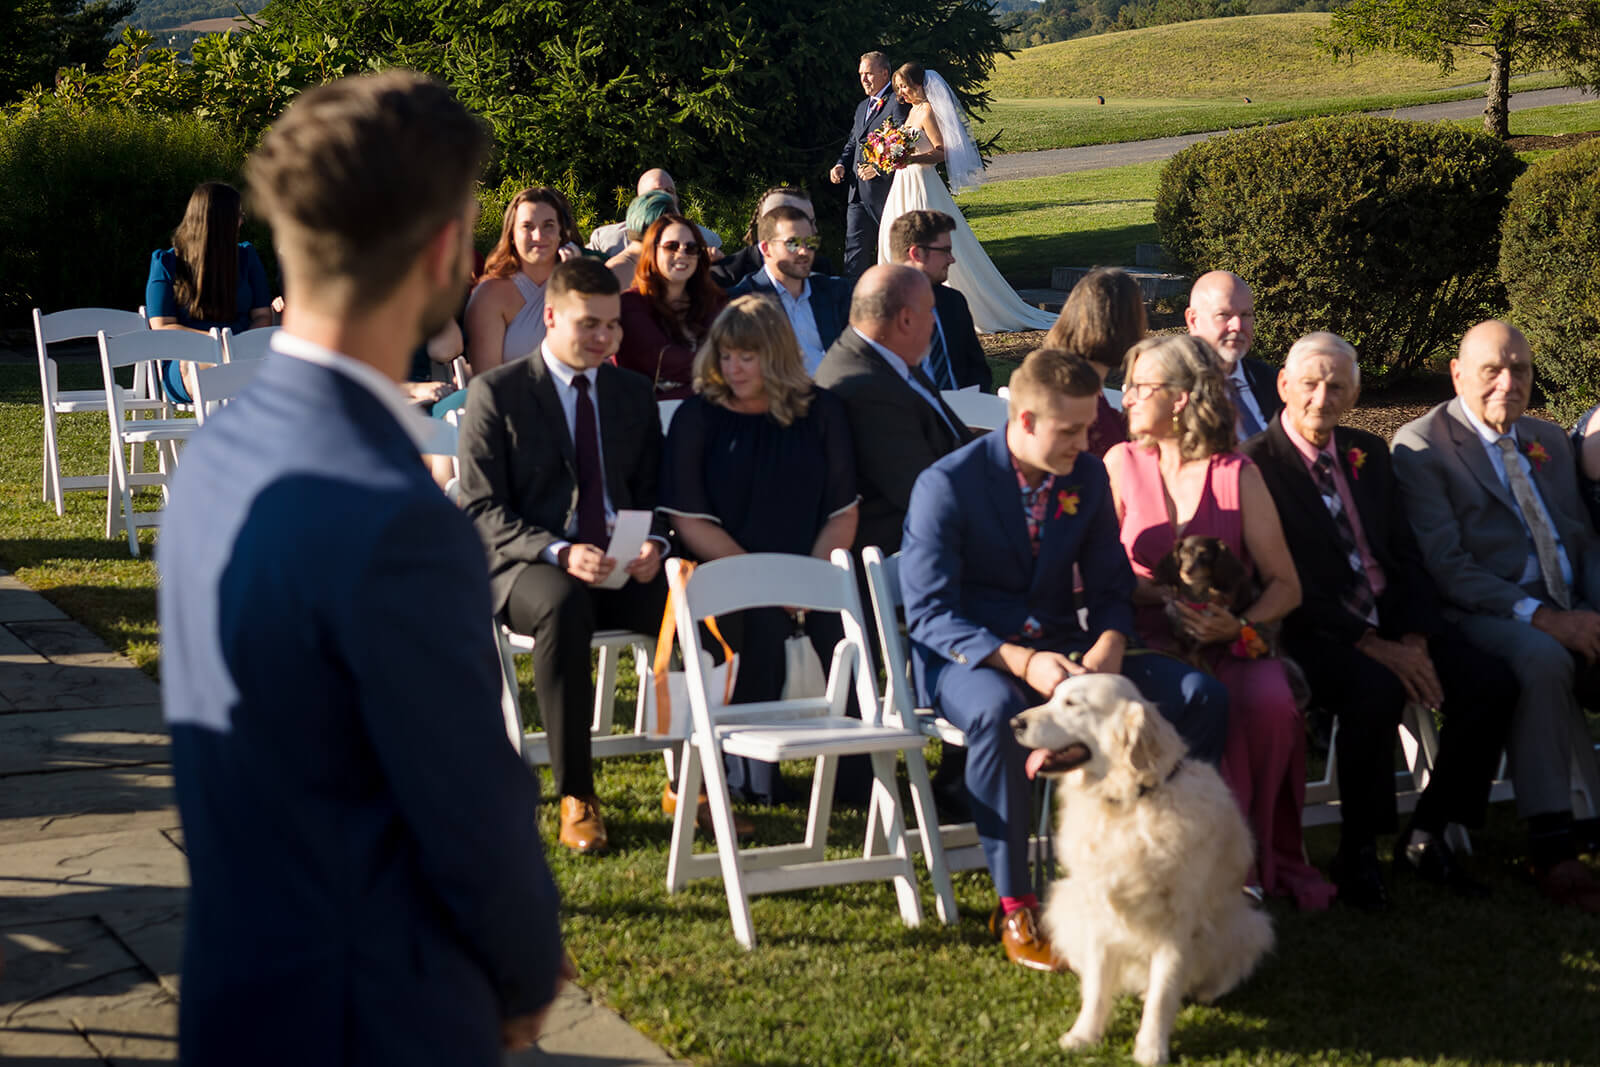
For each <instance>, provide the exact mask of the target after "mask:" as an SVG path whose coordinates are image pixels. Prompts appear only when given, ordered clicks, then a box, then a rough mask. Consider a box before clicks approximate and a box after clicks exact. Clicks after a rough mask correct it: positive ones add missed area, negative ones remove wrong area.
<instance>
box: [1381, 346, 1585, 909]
mask: <svg viewBox="0 0 1600 1067" xmlns="http://www.w3.org/2000/svg"><path fill="white" fill-rule="evenodd" d="M1450 378H1451V381H1452V382H1453V383H1454V385H1455V389H1456V398H1455V399H1454V400H1451V401H1449V402H1448V403H1445V404H1440V405H1439V406H1438V407H1436V408H1434V409H1433V410H1432V411H1430V412H1428V413H1427V414H1426V415H1424V416H1422V418H1420V419H1417V420H1415V421H1413V422H1409V423H1407V424H1406V425H1405V426H1402V427H1401V428H1400V430H1399V432H1398V433H1396V434H1395V438H1394V464H1395V471H1396V474H1397V475H1398V478H1399V481H1400V486H1401V490H1402V496H1403V499H1404V501H1405V506H1406V510H1407V512H1408V514H1409V517H1410V519H1411V525H1412V527H1413V528H1414V529H1415V531H1416V535H1417V541H1418V543H1419V544H1420V546H1421V548H1422V556H1423V559H1424V560H1425V562H1426V566H1427V568H1428V570H1429V573H1431V574H1432V576H1433V579H1434V581H1435V583H1436V584H1437V585H1438V587H1439V593H1440V597H1441V599H1442V601H1443V604H1444V606H1445V613H1446V615H1447V616H1448V617H1451V618H1453V619H1454V621H1456V622H1457V623H1458V625H1459V626H1460V628H1461V631H1462V633H1463V634H1464V635H1465V636H1466V638H1467V640H1468V641H1470V642H1471V643H1473V644H1475V645H1477V646H1478V647H1480V648H1482V649H1484V650H1485V651H1487V652H1491V653H1493V654H1495V655H1498V656H1501V657H1502V658H1504V659H1505V660H1506V661H1507V662H1508V663H1509V664H1510V665H1511V667H1512V669H1513V670H1514V671H1515V672H1516V674H1517V679H1518V681H1519V682H1520V683H1521V686H1522V696H1521V699H1520V701H1519V702H1518V705H1517V710H1516V713H1515V715H1514V716H1513V718H1512V722H1511V733H1510V740H1509V743H1508V745H1507V749H1508V751H1509V753H1510V756H1511V776H1512V780H1513V782H1514V783H1515V785H1516V790H1517V808H1518V812H1519V813H1520V814H1521V815H1522V816H1523V817H1524V818H1526V819H1527V820H1528V830H1529V836H1530V849H1529V851H1530V854H1531V858H1532V861H1533V868H1534V876H1535V878H1536V879H1537V881H1538V884H1539V888H1540V889H1541V890H1542V891H1543V892H1544V893H1545V895H1546V896H1548V897H1550V898H1551V899H1552V900H1555V901H1557V902H1558V903H1562V904H1571V905H1574V906H1576V907H1578V908H1581V909H1582V910H1584V911H1586V912H1590V913H1593V914H1600V879H1596V878H1595V876H1594V875H1593V874H1592V873H1591V872H1590V871H1589V870H1588V868H1586V867H1585V866H1583V864H1581V863H1580V862H1579V861H1578V860H1577V858H1576V855H1577V853H1578V852H1579V851H1581V850H1584V849H1589V850H1592V849H1593V847H1594V840H1593V837H1594V825H1593V820H1585V821H1584V822H1582V823H1575V822H1574V820H1573V813H1572V793H1571V784H1570V783H1571V781H1572V775H1573V773H1574V772H1576V774H1577V776H1578V778H1579V780H1580V781H1581V782H1582V783H1583V784H1584V786H1585V787H1586V788H1587V789H1588V790H1589V796H1590V797H1591V798H1592V797H1596V796H1600V766H1597V763H1596V759H1595V751H1594V744H1593V742H1592V741H1591V740H1590V737H1589V732H1588V728H1587V724H1586V723H1585V721H1584V713H1583V710H1582V702H1584V701H1585V700H1587V701H1588V702H1589V703H1591V704H1592V703H1593V701H1594V698H1595V697H1600V669H1597V661H1600V610H1597V607H1600V537H1597V536H1596V535H1595V531H1594V529H1593V527H1591V526H1590V525H1589V521H1588V517H1587V515H1585V513H1584V510H1583V505H1582V503H1581V502H1580V501H1579V499H1578V493H1577V479H1576V474H1575V472H1574V470H1573V458H1572V451H1571V448H1570V446H1569V445H1568V443H1567V437H1566V434H1565V433H1564V432H1563V431H1562V429H1561V428H1560V427H1559V426H1555V425H1553V424H1551V423H1548V422H1545V421H1543V420H1541V419H1534V418H1529V417H1527V416H1525V415H1524V414H1523V412H1524V411H1525V410H1526V409H1527V406H1528V394H1529V391H1530V387H1531V385H1532V383H1533V354H1532V352H1531V350H1530V349H1529V347H1528V341H1527V338H1525V337H1523V335H1522V333H1521V332H1520V331H1518V330H1517V329H1516V328H1515V327H1513V326H1510V325H1508V324H1506V323H1503V322H1496V321H1489V322H1483V323H1479V324H1478V325H1477V326H1474V327H1473V328H1472V329H1471V330H1468V331H1467V334H1466V336H1465V337H1463V338H1462V339H1461V350H1460V355H1459V356H1458V357H1457V358H1456V359H1454V360H1452V361H1451V363H1450Z"/></svg>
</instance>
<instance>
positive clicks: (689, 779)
mask: <svg viewBox="0 0 1600 1067" xmlns="http://www.w3.org/2000/svg"><path fill="white" fill-rule="evenodd" d="M686 571H687V567H686V566H685V565H684V563H683V561H681V560H676V559H673V560H668V561H667V581H668V584H669V585H670V586H671V588H672V591H673V594H674V604H675V610H676V612H677V625H678V640H679V642H680V643H681V647H682V649H683V662H684V670H685V672H686V674H687V676H688V689H689V706H690V714H691V718H692V720H693V727H692V734H691V737H690V739H689V741H688V743H687V744H686V745H685V746H684V760H683V762H684V767H683V771H682V779H681V781H680V782H679V784H678V795H679V796H680V797H692V796H694V795H695V794H696V793H698V792H699V790H700V785H701V779H702V775H704V779H705V790H706V795H707V797H708V799H709V806H710V811H711V822H712V826H713V828H714V830H715V836H716V844H717V851H716V854H715V855H711V854H704V853H702V854H696V853H695V852H694V832H695V805H693V804H679V805H678V809H677V813H676V815H675V816H674V820H673V826H672V847H671V851H670V853H669V855H668V859H667V891H668V892H669V893H670V892H676V891H677V890H679V889H682V888H683V887H684V886H685V885H687V884H688V882H689V880H690V879H692V878H705V877H717V876H718V875H719V874H720V875H721V877H722V881H723V887H724V889H725V890H726V892H727V897H728V911H729V914H730V917H731V918H732V921H733V934H734V937H735V939H737V940H738V942H739V944H741V945H743V946H744V947H746V948H753V947H754V945H755V930H754V927H753V926H752V924H751V919H750V903H749V896H750V894H752V893H772V892H782V891H785V890H791V889H805V888H811V887H815V886H824V885H838V884H841V883H845V882H859V881H878V880H884V879H888V880H891V881H892V882H893V884H894V887H895V893H896V897H897V899H898V901H899V906H900V917H901V919H902V920H903V921H904V922H905V924H906V925H907V926H915V925H917V924H919V923H920V922H921V921H922V902H921V900H920V898H919V896H918V893H917V885H916V873H915V870H914V868H913V859H912V856H911V849H910V848H909V846H908V843H907V841H906V830H905V819H904V817H903V815H902V811H901V804H900V795H899V788H898V786H897V784H896V782H895V763H896V756H897V754H900V753H904V755H905V760H906V770H907V773H908V775H909V777H910V780H911V796H912V804H913V806H914V808H915V811H916V816H917V824H918V826H919V827H921V828H922V831H921V833H922V848H923V852H924V854H925V855H926V856H927V861H928V870H929V873H930V874H931V875H932V878H933V885H934V891H935V894H936V895H937V896H938V898H939V901H940V910H941V913H942V914H943V915H944V918H945V921H946V922H953V921H954V920H955V909H954V895H953V893H952V891H951V889H950V875H949V872H948V870H947V869H946V867H945V863H944V849H943V847H942V845H941V843H940V840H939V835H938V834H937V833H930V832H929V829H928V828H930V827H933V826H934V825H935V822H936V819H937V816H936V815H935V814H934V809H933V790H932V785H931V783H930V782H929V779H928V766H927V763H926V762H925V761H924V759H923V756H922V749H923V745H924V744H925V740H924V738H923V736H922V734H921V733H920V732H919V731H917V730H914V729H909V728H907V727H905V726H902V725H898V724H890V723H886V722H884V721H883V716H882V708H881V707H880V706H879V704H878V695H877V682H876V679H875V677H874V673H873V669H872V661H871V658H870V657H869V655H868V649H867V638H866V633H865V630H864V628H863V625H862V615H861V603H860V598H859V596H858V595H857V593H856V583H855V577H854V575H853V574H852V567H851V563H850V555H849V553H847V552H843V551H836V552H834V554H833V562H832V563H828V562H824V561H823V560H819V559H813V558H810V557H807V556H795V555H780V554H773V553H752V554H749V555H743V556H731V557H728V558H725V559H719V560H714V561H713V562H711V563H706V564H703V565H702V566H700V567H699V568H697V569H696V570H695V571H694V573H693V574H692V575H688V574H686ZM758 607H791V608H802V609H804V610H807V611H828V612H838V613H839V614H840V617H841V620H842V622H843V624H844V639H843V640H842V641H840V642H839V644H838V646H837V648H836V649H835V650H834V655H833V663H832V667H831V669H830V670H829V672H828V688H827V694H826V695H825V696H822V697H817V698H807V699H796V700H775V701H765V702H761V703H753V704H732V705H720V704H717V703H714V700H715V698H714V697H713V696H712V694H711V693H710V691H709V678H710V664H711V657H710V655H709V654H708V653H707V652H706V651H705V649H704V648H703V647H702V646H701V642H700V627H699V626H698V625H697V623H698V621H699V620H701V619H704V618H706V617H707V616H715V615H725V614H727V613H729V612H734V611H743V610H746V609H748V608H758ZM852 702H854V704H855V705H856V707H857V708H858V709H859V712H860V716H861V717H860V718H859V719H856V718H850V717H847V716H846V714H845V712H846V710H847V709H848V708H849V706H850V705H851V703H852ZM851 754H865V755H867V756H869V757H870V758H871V762H872V770H873V786H872V792H873V799H872V803H873V804H874V805H875V806H876V807H877V809H878V811H879V813H880V818H879V822H880V824H881V827H882V834H883V836H884V838H885V843H886V848H887V852H886V854H882V855H872V854H871V851H872V835H871V832H870V831H869V833H868V836H867V839H866V840H865V841H864V842H863V845H862V850H861V855H859V856H851V857H846V858H842V859H832V860H830V859H826V858H825V856H824V847H825V846H826V845H827V839H828V823H829V819H830V817H831V815H832V811H833V785H834V777H835V775H836V773H837V768H838V759H839V757H840V756H844V755H851ZM724 755H734V756H746V757H749V758H751V759H758V760H766V761H769V762H773V763H778V762H783V761H787V760H809V759H814V760H815V761H816V769H815V771H814V773H813V776H812V784H811V806H810V811H809V814H808V816H807V819H806V836H805V840H804V841H803V842H801V843H799V844H790V845H772V846H766V847H759V848H748V849H741V848H740V847H739V840H738V837H737V834H736V833H735V829H734V817H733V804H732V801H731V798H730V797H729V795H728V780H727V775H726V772H725V771H724V768H723V756H724Z"/></svg>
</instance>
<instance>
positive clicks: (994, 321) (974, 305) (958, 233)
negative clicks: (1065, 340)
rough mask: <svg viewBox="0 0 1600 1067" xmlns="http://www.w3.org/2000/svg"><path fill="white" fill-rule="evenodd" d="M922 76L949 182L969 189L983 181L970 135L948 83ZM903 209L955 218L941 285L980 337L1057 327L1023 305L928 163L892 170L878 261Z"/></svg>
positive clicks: (933, 76) (883, 257)
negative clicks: (965, 310)
mask: <svg viewBox="0 0 1600 1067" xmlns="http://www.w3.org/2000/svg"><path fill="white" fill-rule="evenodd" d="M926 77H927V83H926V85H924V87H923V91H924V92H926V93H927V95H928V103H929V105H930V107H931V109H932V111H933V118H934V120H935V121H936V122H938V124H939V131H940V132H941V133H942V134H943V135H944V142H945V167H946V169H947V170H948V171H949V174H950V181H951V182H952V184H954V185H955V187H956V189H957V191H962V190H965V189H970V188H972V187H974V186H976V185H977V184H978V183H979V182H981V181H982V180H983V160H982V158H981V157H980V156H979V155H978V148H977V145H976V144H975V143H974V142H973V140H972V135H971V134H970V133H968V132H967V127H966V123H964V122H962V121H961V114H960V111H959V107H958V105H957V103H956V98H955V94H954V93H953V92H951V90H950V86H949V84H948V83H946V82H945V80H944V79H943V78H942V77H940V76H939V74H938V73H937V72H936V71H931V70H930V71H928V72H927V75H926ZM907 211H942V212H944V213H945V214H946V215H949V216H950V217H951V218H953V219H955V221H956V228H955V231H954V232H953V233H951V235H950V246H951V251H952V252H953V253H954V255H955V258H956V261H955V263H954V264H952V265H951V267H950V277H949V279H948V281H946V283H945V284H947V285H949V286H950V287H951V288H952V289H956V290H959V291H960V293H961V295H962V296H964V297H966V298H967V306H968V307H970V308H971V309H972V321H973V324H974V325H976V326H977V328H978V332H979V333H1004V332H1006V331H1009V330H1048V329H1049V328H1050V327H1051V326H1053V325H1055V321H1056V317H1055V315H1053V314H1051V313H1050V312H1048V311H1041V310H1040V309H1038V308H1036V307H1031V306H1030V305H1028V304H1027V303H1025V302H1024V301H1023V299H1022V298H1021V297H1020V296H1018V295H1017V292H1016V290H1015V289H1013V288H1011V286H1010V285H1009V284H1008V283H1007V282H1006V280H1005V278H1004V277H1002V276H1001V274H1000V271H999V270H997V269H996V268H995V265H994V262H993V261H992V260H990V258H989V255H988V253H986V252H985V251H984V250H983V245H982V244H980V243H979V242H978V238H977V237H976V236H975V235H974V234H973V232H972V227H971V226H968V225H967V220H966V218H965V217H964V216H963V215H962V214H961V209H960V208H958V207H956V201H955V198H954V197H953V196H951V195H950V190H949V189H946V188H945V184H944V181H943V180H942V179H940V177H939V172H938V170H937V169H935V168H934V167H933V166H930V165H928V164H923V163H914V164H912V165H911V166H908V167H904V168H902V169H900V170H897V171H895V175H894V184H893V185H891V186H890V187H889V199H888V200H887V201H886V202H885V203H884V207H883V223H882V225H880V226H879V227H878V262H879V263H888V262H890V259H889V226H890V224H891V223H893V222H894V220H895V219H897V218H899V217H900V216H901V215H904V214H905V213H906V212H907Z"/></svg>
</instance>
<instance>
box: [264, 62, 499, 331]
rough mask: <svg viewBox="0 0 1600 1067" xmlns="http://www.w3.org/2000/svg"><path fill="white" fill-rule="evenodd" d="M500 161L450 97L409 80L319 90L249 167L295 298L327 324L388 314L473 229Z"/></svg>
mask: <svg viewBox="0 0 1600 1067" xmlns="http://www.w3.org/2000/svg"><path fill="white" fill-rule="evenodd" d="M488 151H489V137H488V134H487V133H486V132H485V130H484V127H483V125H482V123H481V122H480V121H479V120H478V119H477V118H476V117H475V116H473V115H472V114H470V113H469V112H468V111H467V110H466V108H464V107H462V106H461V104H460V103H459V102H458V101H457V100H456V98H455V96H454V95H453V94H452V93H451V92H450V90H449V89H447V88H445V86H443V85H441V84H439V83H438V82H436V81H433V80H432V79H430V78H426V77H423V76H422V75H420V74H414V73H412V72H410V71H405V70H391V71H386V72H384V73H382V74H369V75H363V76H361V77H354V78H343V79H341V80H339V81H336V82H330V83H328V84H326V85H321V86H318V87H317V88H315V89H311V90H308V91H307V92H305V93H303V94H301V95H300V96H299V97H297V98H296V99H295V102H294V103H293V104H291V105H290V106H289V109H288V110H287V111H285V112H284V114H283V116H282V117H281V118H279V119H278V121H277V122H275V123H274V124H273V126H272V128H271V129H270V130H268V131H267V135H266V137H264V138H263V139H262V142H261V146H260V147H259V148H257V149H256V151H255V152H254V153H253V154H252V155H251V157H250V160H249V162H248V163H247V164H246V177H247V178H248V180H249V188H250V196H251V201H252V204H253V206H254V207H255V209H256V210H257V211H258V212H259V213H260V214H261V215H263V216H264V217H265V218H266V220H267V221H268V223H270V224H271V226H272V230H273V244H274V246H275V248H276V250H277V253H278V257H279V259H280V261H281V262H282V263H283V268H284V276H285V281H286V285H285V289H286V290H287V296H288V297H289V299H291V300H293V301H295V302H297V303H302V304H305V305H308V306H312V307H315V308H316V309H318V310H319V311H322V312H323V313H325V314H341V313H350V312H354V311H361V310H364V309H368V308H371V307H373V306H374V305H376V304H379V303H381V302H382V301H383V300H384V298H385V297H387V296H388V295H389V294H390V293H392V292H393V291H394V289H395V287H396V286H397V285H399V283H400V282H401V280H402V279H403V278H404V277H405V276H406V274H407V273H408V272H409V271H410V270H411V269H412V268H413V266H414V265H415V263H416V261H417V257H418V256H419V255H421V254H422V251H423V249H424V248H425V247H426V246H427V244H428V242H429V241H431V240H432V239H433V238H434V237H435V236H437V235H438V233H439V230H440V228H441V227H442V226H444V225H446V224H447V223H448V222H450V221H451V220H453V219H463V218H464V216H465V213H466V210H467V207H468V204H469V202H470V199H471V197H472V194H473V187H474V185H475V183H476V182H477V180H478V175H479V172H480V170H481V169H482V166H483V161H484V159H485V158H486V157H487V155H488Z"/></svg>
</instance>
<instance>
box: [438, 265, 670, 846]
mask: <svg viewBox="0 0 1600 1067" xmlns="http://www.w3.org/2000/svg"><path fill="white" fill-rule="evenodd" d="M621 318H622V300H621V296H620V294H619V292H618V289H617V279H616V278H615V277H614V276H613V275H612V273H611V272H610V271H608V270H606V268H605V267H604V265H602V264H601V263H600V261H599V260H597V259H592V258H589V257H583V256H580V257H579V258H577V259H572V260H568V261H567V262H565V263H562V264H560V265H559V266H557V267H555V268H554V269H553V270H552V271H551V273H550V281H549V299H548V300H547V301H546V302H545V307H544V319H545V325H546V328H547V329H546V333H545V337H544V340H543V342H542V343H541V344H540V347H539V353H538V355H537V356H536V357H534V358H532V359H529V360H527V361H525V362H523V363H519V364H516V365H505V366H501V367H497V368H495V369H494V370H491V371H487V372H485V373H483V374H479V375H477V376H476V377H474V378H473V379H472V384H471V385H469V386H468V387H467V406H466V411H465V415H464V417H463V418H462V421H461V438H460V444H459V445H458V452H459V454H460V457H461V506H462V508H463V509H464V510H465V511H466V512H467V514H468V515H471V516H472V518H473V520H474V521H475V522H476V523H477V526H478V533H479V534H480V535H481V536H482V537H483V542H484V545H485V546H486V548H487V550H488V554H489V586H490V591H491V593H492V594H493V603H492V605H491V606H492V608H493V610H494V611H495V612H496V614H499V615H500V616H501V617H502V618H504V619H505V620H506V621H508V622H509V623H510V624H511V626H512V628H513V629H515V630H516V631H517V632H518V633H523V634H528V635H530V636H531V637H533V639H534V644H533V680H534V686H535V687H536V688H537V690H538V693H539V708H540V713H541V715H542V716H543V718H544V728H545V732H546V733H547V734H548V735H549V738H550V770H551V772H552V774H553V775H554V777H555V785H556V792H557V793H559V794H560V796H561V829H560V838H559V840H560V841H561V843H562V844H563V845H565V846H567V847H568V848H570V849H573V850H575V851H577V852H596V851H600V850H602V849H604V848H605V847H606V828H605V823H604V822H603V821H602V820H601V817H600V802H599V801H598V800H597V799H596V798H595V788H594V767H593V760H592V757H591V753H590V749H589V723H590V720H591V718H592V712H593V708H594V676H593V674H592V673H591V672H590V668H589V641H590V639H591V638H592V637H593V636H594V631H595V630H596V629H612V628H615V629H623V630H634V631H637V632H640V633H655V632H656V631H657V630H658V629H659V628H660V626H661V613H662V611H663V610H664V609H665V607H666V602H667V584H666V581H665V579H664V577H663V575H662V574H661V552H662V548H663V547H665V541H664V540H660V541H658V540H656V539H647V540H646V541H645V543H644V546H643V547H642V548H641V549H640V551H639V555H638V556H637V557H636V558H634V559H631V560H619V559H613V558H611V557H610V556H608V555H606V546H607V545H608V544H609V543H610V533H611V529H612V526H613V525H614V523H615V520H616V514H617V512H618V511H621V510H623V509H635V510H646V511H648V510H653V509H654V508H655V506H656V504H657V503H658V501H657V498H656V486H657V483H658V480H659V479H660V476H661V422H660V419H659V417H658V416H657V414H656V406H655V400H654V397H653V396H652V395H651V391H650V381H649V379H647V378H644V377H641V376H640V375H637V374H635V373H634V372H632V371H627V370H622V369H621V368H618V367H614V366H612V365H611V364H609V363H607V362H606V360H607V359H608V358H609V357H610V356H611V354H612V353H613V352H615V351H616V349H617V342H618V340H619V339H620V338H621V335H622V326H621ZM658 528H659V532H662V533H664V532H665V526H664V524H659V523H658ZM618 567H621V568H623V569H624V570H625V571H626V572H627V574H628V578H629V580H628V581H627V582H625V583H624V584H623V585H622V586H621V587H620V588H618V589H604V588H598V587H597V583H599V582H602V581H604V580H605V579H606V578H607V577H609V576H610V574H611V572H612V571H613V570H615V569H616V568H618Z"/></svg>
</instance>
